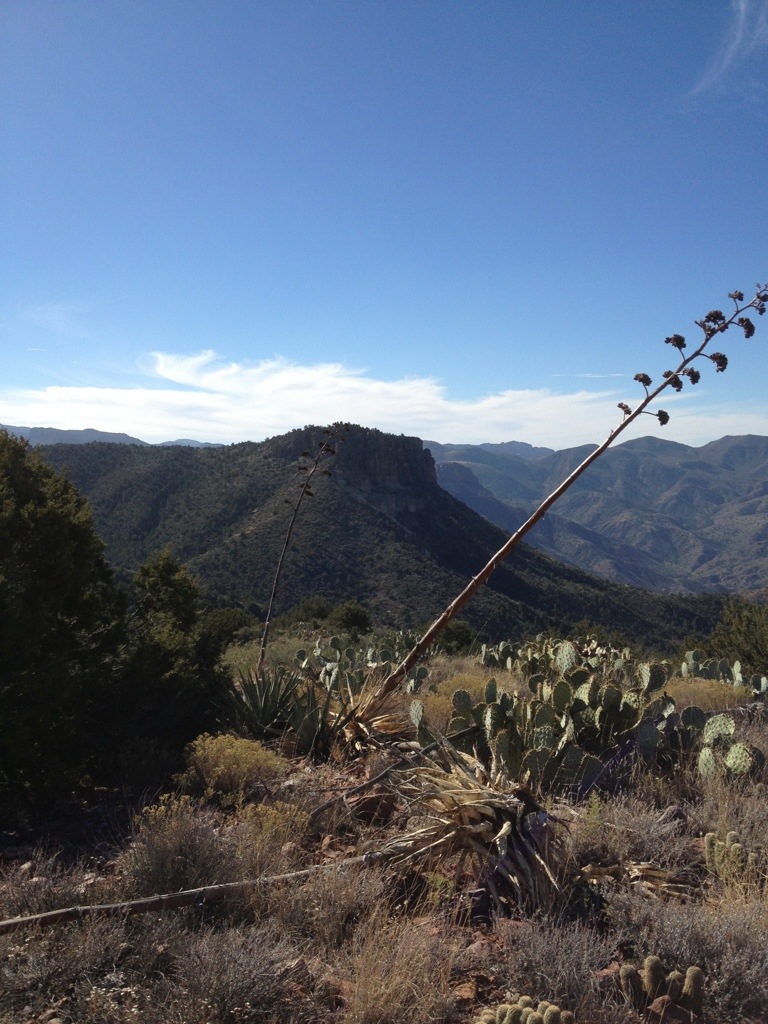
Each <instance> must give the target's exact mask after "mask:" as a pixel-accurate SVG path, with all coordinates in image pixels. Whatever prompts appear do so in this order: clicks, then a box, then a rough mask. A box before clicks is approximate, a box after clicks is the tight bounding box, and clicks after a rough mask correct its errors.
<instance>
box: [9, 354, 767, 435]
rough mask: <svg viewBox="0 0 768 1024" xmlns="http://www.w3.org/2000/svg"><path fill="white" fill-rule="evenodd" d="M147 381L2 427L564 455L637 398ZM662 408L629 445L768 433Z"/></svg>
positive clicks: (344, 378)
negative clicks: (318, 439)
mask: <svg viewBox="0 0 768 1024" xmlns="http://www.w3.org/2000/svg"><path fill="white" fill-rule="evenodd" d="M154 374H155V381H156V384H157V382H158V378H159V379H160V381H162V385H161V386H159V387H158V386H155V387H126V388H115V387H109V388H107V387H104V388H102V387H66V386H56V387H48V388H44V389H40V390H26V391H19V390H17V391H10V390H7V391H6V392H5V393H4V394H3V395H2V396H0V422H2V423H9V424H12V425H18V426H52V427H60V428H66V429H80V428H83V427H95V428H97V429H100V430H107V431H116V432H124V433H128V434H132V435H133V436H135V437H140V438H142V439H143V440H146V441H152V442H157V441H165V440H172V439H175V438H179V437H191V438H196V439H198V440H201V441H220V442H223V443H230V442H233V441H245V440H253V441H258V440H262V439H263V438H265V437H269V436H273V435H275V434H281V433H284V432H285V431H288V430H291V429H293V428H294V427H300V426H304V425H305V424H310V423H314V424H326V423H332V422H335V421H338V420H343V421H350V422H352V423H360V424H362V425H364V426H368V427H378V428H380V429H381V430H386V431H389V432H392V433H397V434H400V433H403V434H413V435H417V436H419V437H423V438H428V439H430V440H433V441H442V442H448V441H463V442H466V443H480V442H483V441H510V440H516V441H528V442H529V443H531V444H535V445H545V446H548V447H551V448H565V447H571V446H574V445H579V444H587V443H594V442H599V441H601V440H602V439H603V438H604V437H605V436H606V435H607V434H608V432H609V431H610V430H611V429H612V427H613V426H615V424H616V423H617V422H618V421H619V417H620V413H619V411H618V409H617V408H616V403H617V401H619V400H621V399H624V400H631V399H632V397H633V396H634V393H633V392H632V393H630V394H629V395H628V394H627V392H626V391H618V390H616V391H614V390H603V391H585V390H578V391H573V392H571V393H556V392H553V391H551V390H549V389H546V388H539V389H530V390H517V391H515V390H504V391H499V392H497V393H495V394H490V395H485V396H483V397H481V398H477V399H472V400H466V399H465V400H456V399H452V398H450V397H449V396H448V395H447V393H446V389H445V387H444V386H443V385H442V384H441V383H440V382H439V381H437V380H434V379H432V378H414V377H406V378H403V379H401V380H395V381H384V380H377V379H375V378H373V377H371V376H368V375H366V374H365V373H364V372H363V371H361V370H354V369H350V368H348V367H345V366H342V365H341V364H338V363H319V364H316V365H312V366H300V365H297V364H295V363H291V362H289V361H288V360H285V359H271V360H265V361H263V362H259V363H256V364H254V365H240V364H237V363H222V362H219V361H217V359H216V356H215V353H213V352H211V351H207V352H202V353H199V354H197V355H174V354H170V353H160V352H158V353H155V354H154ZM663 404H664V406H665V407H667V408H668V409H669V411H670V413H671V415H672V421H671V423H670V424H669V426H667V427H665V428H661V427H660V426H659V424H658V422H657V421H656V420H655V419H652V418H650V417H648V418H647V419H646V417H641V421H640V422H639V423H638V424H636V425H633V426H632V427H630V428H629V429H628V431H627V434H626V435H625V436H626V437H629V436H635V437H636V436H641V435H643V434H649V433H654V434H658V435H659V436H662V437H667V438H669V439H670V440H674V441H679V442H681V443H684V444H702V443H704V442H706V441H710V440H713V439H714V438H716V437H720V436H722V435H723V434H726V433H733V434H744V433H756V434H768V412H763V411H762V410H755V411H750V410H749V409H748V408H744V407H743V406H742V407H741V408H739V410H738V411H737V412H734V411H733V407H732V406H725V405H723V406H722V407H721V409H718V407H717V406H714V405H713V404H712V402H711V397H710V396H709V395H707V394H706V392H705V391H704V390H703V388H699V389H697V393H696V394H695V395H694V394H692V393H690V394H688V395H681V396H677V395H670V396H669V398H668V399H665V401H664V403H663ZM630 432H631V433H630Z"/></svg>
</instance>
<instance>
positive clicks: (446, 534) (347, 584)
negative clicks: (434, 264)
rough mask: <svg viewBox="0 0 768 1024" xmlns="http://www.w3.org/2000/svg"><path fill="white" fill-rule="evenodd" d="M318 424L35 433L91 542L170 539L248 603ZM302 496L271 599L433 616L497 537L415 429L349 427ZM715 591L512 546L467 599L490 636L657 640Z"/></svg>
mask: <svg viewBox="0 0 768 1024" xmlns="http://www.w3.org/2000/svg"><path fill="white" fill-rule="evenodd" d="M321 436H322V435H321V432H320V431H319V429H315V428H306V429H304V430H296V431H293V432H291V433H289V434H285V435H283V436H280V437H276V438H272V439H270V440H268V441H264V442H262V443H260V444H252V443H246V444H237V445H232V446H229V447H224V448H218V449H200V448H181V447H177V448H158V447H139V446H135V445H112V444H102V443H100V444H88V445H68V446H50V447H46V448H45V449H44V454H45V457H46V459H47V460H48V461H49V462H51V463H52V464H53V465H54V466H56V467H57V468H64V469H66V471H67V473H68V475H69V477H70V479H71V480H72V481H73V482H74V483H75V484H76V485H77V486H78V487H79V488H80V489H81V491H82V492H83V493H84V494H85V495H86V496H87V498H88V499H89V501H90V502H91V505H92V508H93V511H94V516H95V521H96V525H97V529H98V530H99V532H100V534H101V536H102V537H103V538H104V540H105V543H106V545H107V554H108V556H109V558H110V559H111V561H112V562H113V564H115V565H116V566H117V567H118V569H120V570H123V571H129V570H131V569H133V568H135V567H136V566H137V565H138V564H140V563H141V562H142V561H143V560H144V559H145V558H146V557H147V555H149V554H150V553H151V552H153V551H157V550H159V549H161V548H163V547H165V546H168V547H170V548H171V549H172V550H173V551H174V552H175V553H176V554H177V555H178V556H179V557H180V558H182V559H183V560H184V561H185V562H187V563H188V564H189V566H190V567H191V568H192V569H193V570H194V571H195V573H196V574H197V575H198V576H199V577H200V579H201V580H202V581H203V582H204V584H205V585H206V586H207V587H208V588H209V589H210V590H211V591H212V592H213V593H214V594H216V595H219V596H220V597H222V598H226V599H228V600H234V601H237V602H238V603H241V604H243V605H244V606H245V607H263V606H264V604H265V602H266V598H267V596H268V594H269V589H270V585H271V581H272V575H273V573H274V567H275V565H276V562H277V558H278V554H279V550H280V547H281V545H282V542H283V537H284V533H285V528H286V525H287V521H288V517H289V515H290V508H289V505H288V504H286V502H289V503H292V502H293V501H294V500H295V498H296V496H297V494H298V487H299V484H300V481H301V478H300V476H299V474H298V473H297V464H298V460H299V457H300V455H301V452H302V451H305V450H313V451H314V450H316V447H317V444H318V439H319V438H320V437H321ZM331 469H332V476H330V477H324V478H320V480H319V483H318V485H317V487H316V489H315V495H314V497H313V498H312V499H309V500H308V501H307V502H305V505H304V506H303V508H302V511H301V515H300V521H299V525H298V528H297V530H296V534H295V540H294V542H293V544H292V547H291V549H290V552H289V556H288V559H287V562H286V566H285V573H284V577H283V581H282V585H281V591H280V607H281V609H287V608H288V607H290V606H292V605H293V604H295V603H296V602H297V601H299V600H300V599H301V598H302V597H303V596H306V595H308V594H313V593H319V594H322V595H324V596H325V597H327V598H328V599H329V600H330V601H332V602H336V601H340V600H346V599H349V598H357V599H358V600H360V601H361V602H362V603H363V604H365V605H366V606H367V607H368V608H369V609H370V610H371V611H372V612H373V614H374V616H375V618H376V619H377V620H378V621H379V622H380V623H381V624H384V625H389V626H392V627H398V628H401V627H407V626H418V625H420V624H423V623H425V622H427V621H428V620H431V619H432V618H434V617H435V616H436V615H437V614H438V613H439V612H440V611H441V610H442V608H443V607H444V606H445V605H446V604H447V603H448V601H450V600H451V599H452V598H453V597H455V596H456V594H457V593H458V592H459V590H460V589H461V588H462V587H463V586H464V585H465V583H466V582H467V580H468V579H469V578H470V577H471V576H472V575H473V574H474V573H476V572H477V571H478V570H479V569H480V568H481V567H482V566H483V565H484V563H485V562H486V560H487V558H488V557H489V556H490V555H491V554H492V553H493V552H494V551H495V550H497V549H498V548H499V547H500V545H501V544H502V542H503V540H504V538H505V534H504V533H503V531H502V530H500V529H499V528H498V527H496V526H494V525H493V524H491V523H490V522H488V521H487V520H486V519H484V518H483V517H482V516H480V515H478V514H477V513H476V512H473V511H472V510H471V509H469V508H468V507H467V506H466V505H464V504H462V503H461V502H459V501H457V500H456V499H455V498H454V497H452V496H451V495H450V494H448V493H447V491H445V490H444V489H442V488H441V487H440V486H438V484H437V477H436V471H435V464H434V461H433V459H432V456H431V455H430V454H429V453H428V452H425V451H424V449H423V447H422V442H421V441H420V440H419V439H418V438H408V437H402V436H401V437H395V436H392V435H387V434H383V433H381V432H379V431H376V430H368V429H364V428H360V427H355V428H352V430H351V432H350V434H349V436H348V439H347V440H346V442H344V443H343V444H342V445H341V446H340V449H339V454H338V457H337V458H336V459H335V460H334V461H333V463H332V464H331ZM718 609H719V602H717V601H711V600H708V601H703V602H702V601H693V600H691V599H686V600H683V599H681V598H679V597H667V598H659V597H658V596H657V595H652V594H649V593H646V592H644V591H641V590H637V589H633V588H630V587H618V586H616V585H614V584H611V583H608V582H606V581H603V580H599V579H596V578H594V577H591V576H588V575H586V574H585V573H583V572H582V571H580V570H578V569H576V568H573V567H569V566H565V565H562V564H560V563H557V562H555V561H553V560H551V559H550V558H548V557H546V556H545V555H543V554H541V553H540V552H537V551H535V550H534V549H532V548H529V547H521V548H520V549H519V550H518V551H517V552H516V554H515V556H514V557H513V558H512V559H511V560H510V562H509V563H508V564H507V565H505V566H502V567H501V568H500V569H499V570H498V571H497V573H496V574H495V575H494V576H493V577H492V579H491V581H490V583H489V585H488V586H486V587H485V588H483V590H482V592H481V593H480V594H479V595H478V596H477V597H476V598H475V600H474V601H473V602H472V603H471V604H470V605H469V606H468V607H467V609H466V612H465V613H463V614H464V617H466V618H467V619H469V620H470V621H471V622H472V623H473V624H474V625H476V626H477V627H478V628H480V629H482V630H483V631H484V632H485V633H486V634H488V635H489V636H491V637H496V638H500V637H503V636H515V635H520V634H522V633H527V632H535V631H539V630H542V629H546V628H548V627H554V628H557V629H568V628H569V627H570V626H572V625H573V624H575V623H577V622H583V621H584V620H590V621H591V622H593V623H601V624H603V625H606V626H612V627H614V628H616V629H619V630H621V631H622V632H623V633H624V634H626V635H627V636H628V637H630V638H631V639H632V640H633V641H635V642H638V643H649V644H653V645H656V646H665V645H667V644H668V643H670V642H675V641H677V640H680V639H682V638H683V637H684V636H685V635H686V634H689V633H692V632H698V631H702V632H708V631H709V629H710V628H711V627H712V625H713V624H714V621H715V619H716V618H717V616H718Z"/></svg>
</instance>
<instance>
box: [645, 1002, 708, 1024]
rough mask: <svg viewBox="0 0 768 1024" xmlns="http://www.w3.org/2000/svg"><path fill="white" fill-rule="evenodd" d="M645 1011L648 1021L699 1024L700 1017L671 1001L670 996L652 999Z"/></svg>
mask: <svg viewBox="0 0 768 1024" xmlns="http://www.w3.org/2000/svg"><path fill="white" fill-rule="evenodd" d="M646 1013H647V1018H648V1020H649V1021H653V1022H655V1021H658V1022H659V1024H701V1017H697V1016H696V1014H695V1013H691V1011H690V1010H685V1009H683V1007H682V1006H678V1005H677V1003H674V1002H672V999H671V998H670V996H659V998H658V999H654V1001H653V1002H652V1003H651V1005H650V1006H649V1007H648V1010H647V1011H646Z"/></svg>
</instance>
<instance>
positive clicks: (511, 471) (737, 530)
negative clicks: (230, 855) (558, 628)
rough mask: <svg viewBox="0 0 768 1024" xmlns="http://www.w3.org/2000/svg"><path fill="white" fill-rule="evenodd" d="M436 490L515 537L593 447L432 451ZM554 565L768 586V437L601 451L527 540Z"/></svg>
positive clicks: (652, 442)
mask: <svg viewBox="0 0 768 1024" xmlns="http://www.w3.org/2000/svg"><path fill="white" fill-rule="evenodd" d="M429 448H430V450H431V451H432V454H433V455H434V457H435V458H436V460H437V461H438V480H439V481H440V484H441V485H442V486H443V487H445V488H446V489H447V490H448V491H450V492H451V494H453V495H454V496H455V497H457V498H459V500H461V501H463V502H465V503H466V504H467V505H469V506H470V508H473V509H475V511H477V512H479V513H480V514H481V515H484V516H486V518H488V519H490V520H491V522H493V523H496V525H497V526H501V527H502V528H503V529H506V530H510V531H512V530H515V529H516V528H517V527H518V526H519V525H520V524H521V523H522V522H524V521H525V519H527V517H528V516H529V515H530V513H531V512H532V511H533V509H534V508H535V507H536V505H538V503H539V502H540V501H541V500H542V499H543V498H544V497H545V496H546V495H547V494H549V493H550V492H551V491H552V490H554V488H555V487H556V486H557V484H558V483H559V482H560V481H561V480H562V479H563V478H564V476H566V475H567V474H568V473H569V472H570V471H571V470H572V469H574V468H575V467H576V466H577V465H578V464H579V463H580V462H581V461H582V460H583V458H584V457H585V456H586V455H587V453H588V452H589V451H590V447H589V446H586V447H581V448H571V449H567V450H564V451H558V452H551V451H550V452H547V451H546V449H531V450H530V451H525V455H524V457H523V456H521V454H520V449H519V448H511V449H510V448H509V447H508V446H506V445H436V444H431V443H429ZM529 539H530V542H531V543H532V544H534V545H535V546H536V547H538V548H540V549H541V550H542V551H546V552H547V553H548V554H550V555H552V556H553V557H554V558H559V559H562V560H564V561H567V562H570V563H572V564H574V565H578V566H579V567H580V568H582V569H585V570H587V571H588V572H595V573H598V574H599V575H601V576H604V577H606V578H607V579H612V580H615V581H616V582H620V583H632V584H634V585H637V586H643V587H648V588H650V589H653V590H662V591H677V592H684V591H688V592H694V593H695V592H705V591H709V592H714V591H731V592H733V591H746V592H758V591H761V590H763V589H764V588H765V585H766V581H767V580H768V437H760V436H756V435H745V436H742V437H723V438H720V439H719V440H718V441H713V442H711V443H710V444H706V445H703V446H702V447H701V448H691V447H689V446H688V445H683V444H677V443H675V442H674V441H667V440H664V439H662V438H656V437H643V438H638V439H636V440H634V441H627V442H625V443H624V444H620V445H617V446H616V447H615V448H612V449H610V450H609V451H607V452H606V453H605V454H604V455H603V456H602V457H601V458H600V459H599V460H598V461H597V462H596V463H595V464H594V465H593V466H591V467H590V469H589V472H588V473H585V474H584V476H583V477H581V479H579V480H578V481H577V482H576V484H575V485H574V486H573V487H572V488H571V489H570V490H569V491H568V493H567V494H566V495H564V497H563V498H562V499H561V500H560V501H559V502H558V503H557V506H556V508H555V509H554V510H553V511H552V512H551V513H549V514H548V515H547V516H546V517H545V519H544V520H543V521H542V522H541V523H539V524H538V525H537V526H536V527H535V528H534V529H533V531H532V532H531V534H530V535H529Z"/></svg>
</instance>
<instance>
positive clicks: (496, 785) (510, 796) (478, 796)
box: [382, 741, 565, 914]
mask: <svg viewBox="0 0 768 1024" xmlns="http://www.w3.org/2000/svg"><path fill="white" fill-rule="evenodd" d="M439 755H440V760H441V761H442V762H443V763H442V764H439V763H434V762H432V763H430V764H427V765H422V766H419V767H418V768H414V769H412V770H410V771H406V772H404V773H402V775H400V777H399V778H398V779H397V781H396V782H395V783H394V788H395V789H396V791H397V793H398V795H399V796H400V797H401V798H402V799H403V800H405V801H406V802H408V803H409V804H410V806H411V809H412V811H413V813H414V815H418V816H420V817H422V818H423V820H424V824H423V825H421V826H420V827H418V828H415V829H413V830H412V831H410V832H407V833H405V834H404V835H400V836H397V837H395V838H394V839H392V840H391V841H390V842H389V843H388V844H387V846H386V847H385V848H384V849H383V850H382V853H383V855H384V856H385V857H386V858H387V860H388V861H389V862H390V863H392V864H394V865H402V866H404V865H406V864H414V863H419V864H423V865H429V866H431V867H433V868H434V866H435V865H436V864H443V865H445V864H449V863H451V862H453V861H455V878H456V880H457V881H458V879H459V878H460V877H461V876H462V874H463V872H464V871H465V869H470V870H472V871H473V874H474V876H475V880H476V884H477V885H478V886H479V887H481V888H485V889H486V890H487V891H488V892H489V894H490V896H491V899H492V900H493V903H494V906H495V908H496V910H497V911H498V912H500V913H507V914H508V913H509V912H510V910H511V909H512V908H513V907H517V908H519V909H522V910H525V911H527V912H533V911H535V910H537V909H541V908H543V907H546V906H551V905H552V903H553V901H554V900H555V899H556V898H557V897H558V896H559V894H560V893H561V891H562V879H563V877H564V870H563V869H564V866H565V856H564V844H563V842H562V838H563V837H562V835H561V832H560V828H559V823H558V822H557V821H556V819H554V818H553V817H552V816H551V815H549V814H548V813H547V812H546V811H545V810H544V809H543V808H542V807H541V806H540V805H539V804H537V803H536V801H535V800H534V799H533V797H532V796H531V794H530V792H529V791H528V790H527V789H526V788H525V787H523V786H515V785H510V784H509V783H507V782H504V781H502V780H498V781H496V782H493V783H491V784H486V783H485V782H483V781H480V779H478V778H477V777H476V776H475V774H474V772H473V771H472V767H471V760H464V759H463V758H462V755H460V754H459V753H458V752H457V751H456V750H455V749H454V748H453V747H452V746H451V745H450V744H449V743H448V742H447V741H443V742H442V743H441V744H440V747H439Z"/></svg>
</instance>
